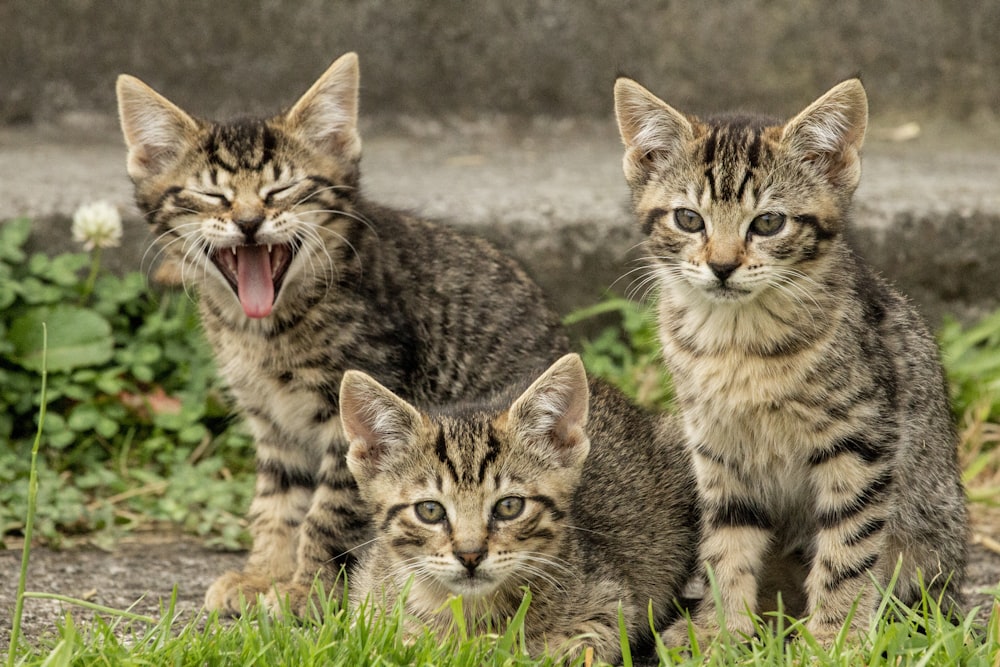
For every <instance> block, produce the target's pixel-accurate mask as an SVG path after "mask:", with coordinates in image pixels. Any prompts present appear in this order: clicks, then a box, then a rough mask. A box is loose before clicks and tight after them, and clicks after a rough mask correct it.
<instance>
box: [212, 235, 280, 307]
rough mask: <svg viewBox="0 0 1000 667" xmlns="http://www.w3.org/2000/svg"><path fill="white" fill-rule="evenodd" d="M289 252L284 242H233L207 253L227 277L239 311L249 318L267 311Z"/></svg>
mask: <svg viewBox="0 0 1000 667" xmlns="http://www.w3.org/2000/svg"><path fill="white" fill-rule="evenodd" d="M292 256H293V248H292V246H291V245H290V244H288V243H274V244H267V245H241V246H233V247H231V248H221V249H219V250H216V251H215V252H213V253H212V254H211V255H209V257H210V258H211V260H212V261H213V262H214V263H215V265H216V266H217V267H219V270H220V271H221V272H222V275H224V276H225V277H226V280H227V281H229V285H230V287H232V288H233V291H234V292H235V293H236V296H237V298H239V300H240V305H241V306H242V307H243V312H244V313H246V316H247V317H252V318H261V317H267V316H268V315H270V314H271V309H272V308H273V307H274V299H275V297H276V296H277V294H278V292H279V291H281V284H282V281H283V280H284V278H285V274H286V273H287V272H288V267H289V265H290V264H291V263H292Z"/></svg>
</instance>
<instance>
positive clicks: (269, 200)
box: [264, 183, 298, 204]
mask: <svg viewBox="0 0 1000 667" xmlns="http://www.w3.org/2000/svg"><path fill="white" fill-rule="evenodd" d="M296 185H298V183H289V184H288V185H282V186H280V187H277V188H273V189H271V190H269V191H268V192H267V194H265V195H264V203H265V204H273V203H274V200H275V199H282V197H283V196H288V195H289V194H290V193H291V191H292V188H294V187H295V186H296Z"/></svg>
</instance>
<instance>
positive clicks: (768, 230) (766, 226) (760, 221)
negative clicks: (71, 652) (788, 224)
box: [750, 213, 785, 236]
mask: <svg viewBox="0 0 1000 667" xmlns="http://www.w3.org/2000/svg"><path fill="white" fill-rule="evenodd" d="M784 226H785V214H784V213H761V214H760V215H758V216H757V217H756V218H754V219H753V222H751V223H750V233H751V234H756V235H757V236H773V235H775V234H777V233H778V232H780V231H781V228H782V227H784Z"/></svg>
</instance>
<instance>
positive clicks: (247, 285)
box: [236, 245, 274, 318]
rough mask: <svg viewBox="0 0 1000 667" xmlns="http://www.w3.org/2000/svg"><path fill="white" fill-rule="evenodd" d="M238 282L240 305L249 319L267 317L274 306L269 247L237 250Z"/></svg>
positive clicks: (260, 246) (239, 248)
mask: <svg viewBox="0 0 1000 667" xmlns="http://www.w3.org/2000/svg"><path fill="white" fill-rule="evenodd" d="M236 259H237V264H236V267H237V269H236V274H237V276H236V281H237V291H238V292H239V295H240V305H242V306H243V312H244V313H246V314H247V317H254V318H259V317H267V316H268V315H270V314H271V307H272V306H273V305H274V283H273V282H272V281H271V255H270V253H268V251H267V246H262V245H253V246H240V247H238V248H237V249H236Z"/></svg>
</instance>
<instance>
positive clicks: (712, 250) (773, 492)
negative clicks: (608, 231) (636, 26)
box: [615, 79, 968, 643]
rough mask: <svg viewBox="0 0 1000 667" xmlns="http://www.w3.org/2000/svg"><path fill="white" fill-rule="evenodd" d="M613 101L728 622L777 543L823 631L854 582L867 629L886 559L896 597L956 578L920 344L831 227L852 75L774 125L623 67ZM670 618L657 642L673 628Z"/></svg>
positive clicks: (839, 224)
mask: <svg viewBox="0 0 1000 667" xmlns="http://www.w3.org/2000/svg"><path fill="white" fill-rule="evenodd" d="M615 99H616V110H617V115H618V123H619V128H620V130H621V134H622V138H623V140H624V142H625V146H626V154H625V160H624V168H625V174H626V178H627V180H628V182H629V185H630V187H631V189H632V195H633V202H634V206H635V211H636V214H637V215H638V218H639V220H640V221H641V223H642V225H643V229H644V231H645V232H646V233H647V234H648V237H649V238H648V239H647V241H646V248H647V250H648V253H649V255H650V259H651V264H652V266H653V267H654V271H655V274H656V279H657V281H658V283H659V307H660V316H659V321H660V338H661V341H662V343H663V351H664V358H665V360H666V362H667V364H668V366H669V368H670V370H671V372H672V374H673V377H674V381H675V385H676V390H677V396H678V400H679V403H680V407H681V411H682V415H683V419H684V423H685V431H686V434H687V441H688V446H689V448H690V450H691V453H692V456H693V458H694V465H695V471H696V474H697V478H698V485H699V492H700V496H701V499H702V503H703V511H704V523H703V532H702V542H701V558H702V560H703V561H704V562H706V563H707V564H708V565H710V566H711V568H712V569H713V571H714V574H715V577H716V581H717V583H718V588H719V593H720V594H721V599H722V610H721V611H722V613H723V615H724V617H725V622H726V624H727V626H728V628H729V629H730V630H733V631H736V632H738V633H743V634H751V633H752V632H753V626H752V625H751V621H750V618H749V616H748V615H747V614H745V613H744V610H745V609H746V607H749V608H750V609H751V610H756V598H757V596H758V592H759V587H760V583H761V581H762V580H764V579H768V578H770V579H772V580H773V579H774V577H773V576H770V574H771V573H769V572H768V571H767V570H768V566H769V564H773V563H775V562H788V558H794V559H797V560H799V561H800V562H801V563H802V565H803V566H804V571H805V572H806V575H805V578H804V580H801V579H800V580H796V579H795V569H794V568H793V569H792V570H790V571H788V572H785V573H784V574H783V576H785V577H786V581H787V587H791V588H793V589H794V588H798V587H800V586H802V587H804V592H805V595H806V600H807V602H806V608H805V610H804V611H805V612H807V613H808V614H809V615H810V618H809V621H808V624H807V626H806V627H807V628H808V629H809V631H810V632H812V634H813V635H815V636H816V637H817V638H818V639H819V640H821V641H824V642H829V641H832V639H833V637H834V636H835V634H836V633H837V632H838V631H839V630H840V628H841V627H842V626H843V624H844V622H845V619H846V618H847V616H848V614H849V612H850V611H851V608H852V605H853V604H854V603H855V602H856V601H857V602H858V605H859V606H858V609H857V613H856V614H855V616H854V627H855V628H856V629H857V628H863V627H867V624H868V622H869V620H870V619H871V616H872V614H873V613H874V612H875V609H876V604H877V601H878V594H879V593H878V589H877V587H876V585H875V583H877V585H878V586H880V587H885V586H886V585H888V583H889V581H890V578H891V577H892V575H893V571H894V569H895V568H896V565H897V559H901V563H902V566H901V567H902V569H901V571H900V576H899V581H898V583H897V584H896V588H895V591H894V593H895V594H896V595H897V596H898V597H900V598H901V599H902V600H903V601H904V602H907V603H913V602H915V601H917V600H919V599H920V594H921V591H920V582H921V577H922V580H923V583H924V584H926V586H927V588H928V592H929V593H930V595H932V596H935V597H936V596H939V595H941V594H942V592H943V591H944V590H945V586H946V584H947V586H948V593H949V594H950V595H951V596H954V597H957V596H958V594H959V592H960V590H961V584H962V578H963V573H964V568H965V559H966V548H967V547H966V544H967V537H968V532H967V531H968V528H967V519H966V508H965V496H964V492H963V488H962V482H961V477H960V471H959V468H958V464H957V456H956V444H957V438H956V433H955V429H954V426H953V424H952V418H951V413H950V409H949V404H948V394H947V389H946V386H945V382H944V375H943V372H942V369H941V364H940V361H939V359H938V352H937V347H936V345H935V342H934V339H933V337H932V336H931V335H930V334H929V333H928V331H927V328H926V326H925V325H924V323H923V322H922V321H921V319H920V316H919V315H918V314H917V313H916V312H915V310H914V309H913V308H912V307H911V306H910V305H909V304H908V303H907V301H906V300H905V299H904V298H903V297H902V296H901V295H899V294H898V293H897V292H896V291H895V290H894V289H892V288H891V287H890V286H889V285H888V284H886V282H885V281H884V280H882V279H881V278H880V277H879V276H877V275H875V274H874V273H873V271H872V270H871V269H870V268H868V267H867V266H866V265H865V264H864V263H863V262H862V261H861V260H860V259H859V258H858V257H857V256H856V255H855V254H854V253H853V252H852V251H851V250H850V249H849V247H848V245H847V243H846V242H845V240H844V230H845V226H846V224H847V221H848V217H849V212H850V203H851V197H852V195H853V193H854V190H855V188H856V187H857V184H858V180H859V178H860V156H859V154H860V150H861V145H862V142H863V139H864V135H865V128H866V125H867V113H868V106H867V98H866V95H865V91H864V88H863V87H862V85H861V82H860V81H858V80H857V79H851V80H848V81H845V82H843V83H841V84H839V85H838V86H836V87H834V88H833V89H831V90H830V91H829V92H828V93H826V94H825V95H824V96H823V97H821V98H820V99H819V100H817V101H816V102H815V103H813V104H812V105H810V106H809V107H808V108H807V109H806V110H804V111H803V112H802V113H800V114H799V115H798V116H796V117H795V118H793V119H792V120H790V121H788V122H787V123H780V122H777V121H774V120H772V119H767V118H757V117H751V116H732V115H730V116H723V117H718V118H712V119H707V120H706V119H701V118H697V117H694V116H688V115H684V114H682V113H680V112H678V111H676V110H674V109H673V108H671V107H670V106H668V105H667V104H666V103H664V102H663V101H661V100H659V99H658V98H656V97H655V96H654V95H653V94H652V93H650V92H649V91H647V90H646V89H644V88H643V87H642V86H640V85H639V84H637V83H635V82H634V81H631V80H629V79H619V81H618V82H617V84H616V86H615ZM780 576H782V575H779V577H780ZM873 579H874V582H875V583H873ZM950 600H951V598H945V601H946V602H948V601H950ZM717 618H718V616H717V613H716V610H714V609H712V608H711V605H708V604H705V605H703V606H702V609H701V610H700V611H699V613H698V614H697V615H696V616H695V619H694V621H695V627H696V630H697V631H698V632H699V634H702V635H705V636H710V635H712V634H714V633H715V632H717V631H718V630H719V627H718V622H717ZM682 626H683V624H680V625H678V626H676V627H675V628H674V629H672V630H671V631H670V632H668V633H667V639H668V641H669V642H672V643H682V642H684V641H686V638H687V627H686V626H683V627H682Z"/></svg>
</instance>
